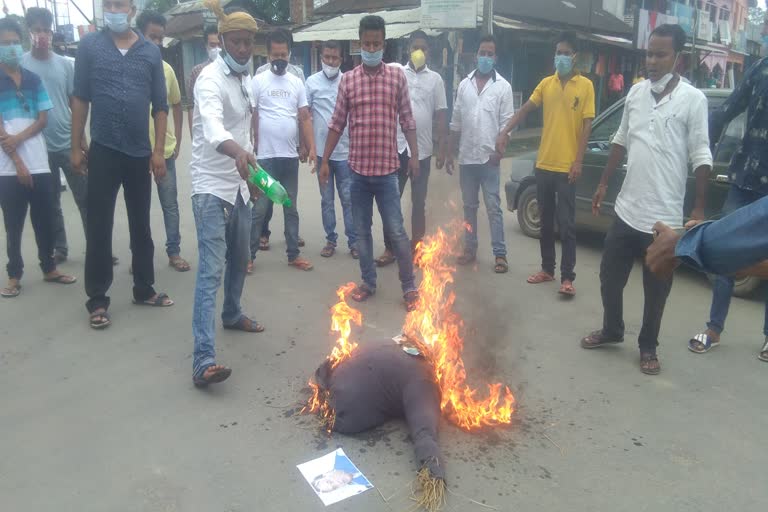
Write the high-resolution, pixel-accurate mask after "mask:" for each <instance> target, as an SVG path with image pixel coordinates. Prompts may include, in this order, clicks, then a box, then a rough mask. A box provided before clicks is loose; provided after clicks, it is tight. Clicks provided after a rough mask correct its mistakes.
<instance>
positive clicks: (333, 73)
mask: <svg viewBox="0 0 768 512" xmlns="http://www.w3.org/2000/svg"><path fill="white" fill-rule="evenodd" d="M322 64H323V73H325V76H327V77H328V78H330V79H331V80H333V79H334V78H336V77H337V76H338V75H339V68H338V67H333V66H329V65H328V64H326V63H325V62H323V63H322Z"/></svg>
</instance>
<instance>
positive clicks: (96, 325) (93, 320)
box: [90, 311, 112, 331]
mask: <svg viewBox="0 0 768 512" xmlns="http://www.w3.org/2000/svg"><path fill="white" fill-rule="evenodd" d="M98 317H101V318H102V319H103V320H102V321H101V322H97V321H96V319H97V318H98ZM90 321H91V329H95V330H97V331H100V330H101V329H106V328H107V327H109V326H110V325H112V320H111V319H110V318H109V313H108V312H106V311H101V312H99V313H96V312H94V313H91V316H90Z"/></svg>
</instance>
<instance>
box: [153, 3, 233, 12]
mask: <svg viewBox="0 0 768 512" xmlns="http://www.w3.org/2000/svg"><path fill="white" fill-rule="evenodd" d="M231 1H232V0H221V5H222V7H226V6H227V5H228V4H229V3H230V2H231ZM207 10H208V8H207V7H206V6H205V5H203V0H191V1H189V2H182V3H180V4H177V5H174V6H173V7H171V8H170V9H168V10H167V11H165V15H166V16H178V15H179V14H189V13H193V12H201V11H207Z"/></svg>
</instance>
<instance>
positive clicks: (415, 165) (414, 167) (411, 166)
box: [408, 157, 419, 179]
mask: <svg viewBox="0 0 768 512" xmlns="http://www.w3.org/2000/svg"><path fill="white" fill-rule="evenodd" d="M408 176H410V177H411V178H413V179H416V178H418V177H419V161H418V160H416V159H415V158H413V157H411V158H409V159H408Z"/></svg>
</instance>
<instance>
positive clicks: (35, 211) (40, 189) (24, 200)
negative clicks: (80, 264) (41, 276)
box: [0, 173, 61, 279]
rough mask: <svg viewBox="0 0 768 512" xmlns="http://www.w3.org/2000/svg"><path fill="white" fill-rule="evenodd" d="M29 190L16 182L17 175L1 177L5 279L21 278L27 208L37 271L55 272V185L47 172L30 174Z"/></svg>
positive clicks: (56, 185)
mask: <svg viewBox="0 0 768 512" xmlns="http://www.w3.org/2000/svg"><path fill="white" fill-rule="evenodd" d="M32 181H33V183H34V186H33V187H32V188H29V187H25V186H23V185H21V184H20V183H19V180H18V178H17V177H16V176H0V207H2V210H3V222H4V223H5V238H6V246H7V251H8V267H7V269H8V277H9V278H11V279H21V277H22V275H23V274H24V260H23V259H22V258H21V234H22V232H23V231H24V222H25V221H26V219H27V208H29V216H30V218H31V219H32V229H33V230H34V232H35V241H36V242H37V257H38V259H39V260H40V268H41V269H42V271H43V273H45V274H47V273H49V272H53V271H54V270H56V264H55V263H54V262H53V202H54V199H53V198H54V186H55V187H60V186H61V185H60V184H59V182H58V181H57V182H56V183H55V184H54V182H53V176H51V174H50V173H45V174H33V175H32Z"/></svg>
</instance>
